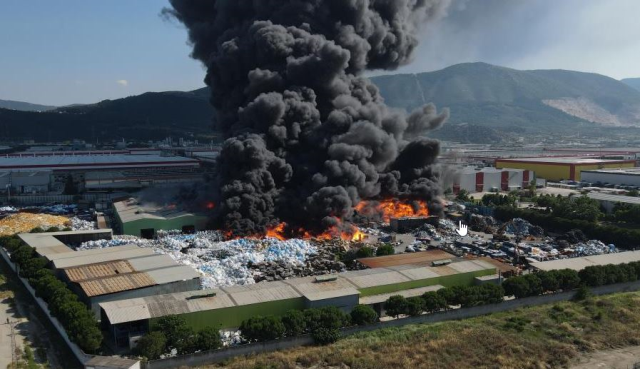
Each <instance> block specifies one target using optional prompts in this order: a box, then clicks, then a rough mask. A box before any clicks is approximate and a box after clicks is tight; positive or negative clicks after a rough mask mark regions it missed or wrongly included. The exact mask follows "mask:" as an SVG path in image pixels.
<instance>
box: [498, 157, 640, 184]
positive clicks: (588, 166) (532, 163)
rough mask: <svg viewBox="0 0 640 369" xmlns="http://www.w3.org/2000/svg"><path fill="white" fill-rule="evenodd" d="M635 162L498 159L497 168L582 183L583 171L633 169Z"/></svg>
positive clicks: (585, 159)
mask: <svg viewBox="0 0 640 369" xmlns="http://www.w3.org/2000/svg"><path fill="white" fill-rule="evenodd" d="M635 166H636V161H635V160H606V159H595V158H586V157H537V158H517V159H496V162H495V167H496V168H500V169H502V168H516V169H525V170H530V171H533V172H534V173H535V176H536V177H538V178H544V179H546V180H549V181H561V180H571V181H580V180H581V173H582V171H583V170H594V169H607V168H632V167H635Z"/></svg>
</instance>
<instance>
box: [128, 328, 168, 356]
mask: <svg viewBox="0 0 640 369" xmlns="http://www.w3.org/2000/svg"><path fill="white" fill-rule="evenodd" d="M166 347H167V337H165V335H164V334H163V333H162V332H157V331H155V332H149V333H147V334H145V335H144V336H143V337H142V338H140V340H139V341H138V345H137V346H136V348H135V349H134V350H133V352H134V353H135V354H136V355H139V356H142V357H145V358H147V360H156V359H159V358H160V355H162V354H164V353H165V352H166Z"/></svg>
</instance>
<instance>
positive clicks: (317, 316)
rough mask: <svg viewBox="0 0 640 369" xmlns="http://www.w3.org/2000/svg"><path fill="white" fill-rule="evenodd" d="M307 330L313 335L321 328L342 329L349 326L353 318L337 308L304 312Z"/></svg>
mask: <svg viewBox="0 0 640 369" xmlns="http://www.w3.org/2000/svg"><path fill="white" fill-rule="evenodd" d="M304 317H305V323H306V325H307V329H308V330H309V331H310V332H311V333H313V332H315V331H316V330H318V329H320V328H327V329H340V328H343V327H346V326H348V325H349V324H350V323H351V322H350V321H351V317H350V316H349V315H347V314H346V313H345V312H343V311H342V310H340V309H338V308H337V307H335V306H326V307H323V308H319V309H307V310H305V311H304Z"/></svg>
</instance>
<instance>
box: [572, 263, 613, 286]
mask: <svg viewBox="0 0 640 369" xmlns="http://www.w3.org/2000/svg"><path fill="white" fill-rule="evenodd" d="M578 276H579V277H580V281H581V282H582V283H584V284H585V285H587V286H589V287H598V286H603V285H604V284H605V281H606V280H607V276H606V275H605V272H604V268H602V267H601V266H597V265H594V266H588V267H586V268H584V269H582V270H581V271H580V272H578Z"/></svg>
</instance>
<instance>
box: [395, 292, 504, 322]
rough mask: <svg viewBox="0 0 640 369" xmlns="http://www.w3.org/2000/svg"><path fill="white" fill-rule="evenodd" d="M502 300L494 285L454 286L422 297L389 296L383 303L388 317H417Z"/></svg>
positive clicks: (502, 295) (502, 294) (501, 293)
mask: <svg viewBox="0 0 640 369" xmlns="http://www.w3.org/2000/svg"><path fill="white" fill-rule="evenodd" d="M503 300H504V290H503V289H502V287H501V286H498V285H495V284H483V285H480V286H454V287H445V288H441V289H439V290H438V291H429V292H425V293H424V294H423V295H422V296H417V297H410V298H404V297H403V296H400V295H395V296H391V297H390V298H389V299H388V300H387V302H386V303H385V310H386V312H387V314H388V315H390V316H394V317H398V316H400V315H410V316H418V315H421V314H422V313H425V312H426V313H435V312H438V311H442V310H447V309H449V308H450V307H451V306H458V305H460V306H462V307H473V306H480V305H487V304H497V303H499V302H502V301H503Z"/></svg>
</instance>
